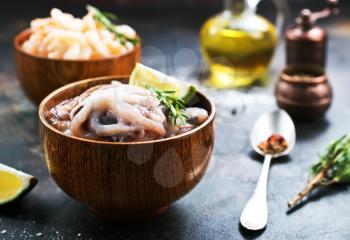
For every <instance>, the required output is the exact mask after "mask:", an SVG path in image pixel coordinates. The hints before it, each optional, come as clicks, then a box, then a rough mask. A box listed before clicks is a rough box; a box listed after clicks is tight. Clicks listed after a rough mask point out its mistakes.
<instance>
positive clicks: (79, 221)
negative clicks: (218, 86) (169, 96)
mask: <svg viewBox="0 0 350 240" xmlns="http://www.w3.org/2000/svg"><path fill="white" fill-rule="evenodd" d="M344 7H345V10H343V12H344V13H349V8H348V6H344ZM295 8H298V7H296V6H295ZM74 9H77V8H74ZM48 10H49V7H44V6H27V5H22V4H21V5H19V6H17V7H8V9H7V8H6V7H4V8H3V7H2V8H1V10H0V11H1V14H0V162H2V163H4V164H7V165H10V166H13V167H15V168H17V169H20V170H23V171H25V172H28V173H31V174H33V175H35V176H37V177H38V178H39V184H38V185H37V187H36V188H35V189H34V190H33V191H32V192H31V193H30V194H29V195H28V196H27V197H25V198H24V199H22V200H21V201H19V202H17V203H15V204H13V205H11V206H7V207H2V208H0V239H32V238H33V239H34V238H37V239H40V238H41V239H193V240H194V239H208V240H213V239H225V240H226V239H244V238H246V239H250V238H251V239H253V238H258V239H350V227H349V221H350V206H349V199H350V192H349V191H348V186H338V187H334V188H332V189H322V190H321V191H319V192H317V193H315V194H313V195H312V197H310V198H309V199H308V201H307V202H306V204H304V205H303V206H302V207H301V208H299V209H298V210H297V211H294V212H292V213H289V214H287V212H286V210H287V204H286V203H287V200H289V199H290V198H291V197H292V196H293V194H295V193H296V192H297V191H299V190H301V188H302V187H304V184H305V183H306V180H307V176H308V168H309V166H310V165H311V164H312V163H313V162H314V161H315V160H316V159H317V152H318V151H321V150H323V149H324V148H325V147H326V146H327V144H328V142H329V141H330V140H332V139H334V138H336V137H338V136H341V135H343V134H344V133H349V131H350V125H349V123H348V119H349V118H350V106H349V92H350V84H349V81H350V79H349V75H350V69H349V66H350V17H349V16H347V17H346V14H344V15H343V16H341V17H338V18H337V19H336V20H334V21H332V25H331V26H332V27H330V25H329V24H330V22H323V24H325V25H326V26H327V28H328V30H329V31H330V35H331V39H330V46H329V65H328V73H329V77H330V81H331V83H332V85H333V88H334V95H335V98H334V102H333V105H332V107H331V109H330V111H329V112H328V114H327V116H326V117H325V119H323V120H319V121H314V122H309V123H297V124H296V127H297V134H298V135H297V144H296V147H295V149H294V151H293V152H292V153H291V154H290V156H289V157H288V158H284V159H280V160H276V161H275V162H274V164H273V165H272V167H271V172H270V179H269V188H268V193H269V194H268V204H269V224H268V226H267V228H266V230H265V231H263V232H258V233H249V232H246V231H244V230H243V229H241V228H240V227H239V216H240V213H241V211H242V209H243V207H244V205H245V204H246V202H247V200H248V199H249V197H250V196H251V194H252V193H253V190H254V188H255V184H256V181H257V178H258V175H259V172H260V170H261V166H262V164H261V160H260V158H257V157H256V156H254V155H253V154H252V153H251V150H250V149H251V148H250V146H249V139H248V136H249V133H250V129H251V126H252V124H253V122H254V121H255V119H256V118H257V117H258V116H259V114H261V113H263V112H265V111H267V110H271V109H274V108H275V107H276V106H275V101H274V97H273V86H274V81H275V80H276V78H277V74H278V72H279V71H280V70H281V68H282V66H283V62H284V54H283V45H280V46H279V49H278V51H277V54H276V57H275V59H274V61H273V64H272V74H271V75H272V77H271V82H270V84H269V86H267V87H254V88H252V89H249V90H246V91H220V92H216V91H213V90H207V89H204V91H206V92H207V93H208V94H209V95H210V96H211V97H212V98H213V99H214V101H215V102H216V104H217V110H218V117H217V136H216V147H215V153H214V157H213V159H212V161H211V164H210V166H209V169H208V171H207V174H206V175H205V177H204V178H203V180H202V181H201V182H200V184H199V185H198V186H197V187H196V188H195V189H194V190H193V191H192V192H191V193H190V194H189V195H187V196H186V197H184V198H183V199H181V200H179V201H178V202H176V203H175V204H173V205H172V206H171V208H170V209H169V211H168V212H166V213H165V214H164V215H163V216H161V217H159V218H157V219H154V220H153V221H151V222H149V223H142V224H141V223H139V224H135V225H131V224H130V225H118V224H115V223H109V222H105V221H102V220H100V219H98V218H96V217H95V216H94V215H93V214H92V213H91V212H90V211H89V209H88V207H87V206H84V205H83V204H81V203H79V202H76V201H75V200H73V199H71V198H70V197H68V196H67V195H66V194H65V193H63V192H62V191H61V190H60V189H59V188H58V187H57V186H56V185H55V183H54V182H53V180H52V179H51V178H50V176H49V174H48V172H47V169H46V166H45V163H44V161H43V156H42V152H41V147H40V142H39V136H38V127H37V126H38V118H37V111H36V109H35V107H34V106H33V105H31V103H29V102H28V101H27V100H26V98H25V96H24V95H23V93H22V91H21V89H20V87H19V84H18V82H17V79H16V74H15V68H14V64H13V56H12V39H13V36H14V34H15V33H17V32H18V31H19V30H21V29H23V28H25V27H27V26H28V23H29V21H30V19H32V18H34V17H38V16H45V15H46V14H47V12H48ZM66 10H68V11H71V10H72V9H66ZM215 11H216V10H211V11H208V10H203V11H202V12H201V11H200V9H197V10H196V11H182V12H181V13H182V14H183V15H182V16H181V17H178V16H177V15H176V14H177V13H166V12H142V11H138V12H134V13H133V12H131V13H129V12H128V13H122V14H120V15H121V18H122V19H123V20H126V21H127V22H128V23H129V24H130V25H132V26H134V27H135V28H136V29H137V30H138V32H139V33H140V34H141V36H142V38H143V44H144V47H145V48H144V55H143V62H144V63H146V64H148V65H151V66H154V67H157V68H159V69H162V70H166V71H167V72H169V73H173V74H174V75H178V76H180V77H185V78H187V79H192V81H195V80H194V79H197V78H198V76H203V75H202V74H200V73H201V69H202V60H201V59H200V54H199V49H198V35H197V33H198V29H199V27H200V25H201V23H202V22H203V21H204V20H205V19H206V18H207V17H208V16H209V15H211V14H213V13H214V12H215ZM73 12H74V11H73ZM79 13H82V11H80V12H79Z"/></svg>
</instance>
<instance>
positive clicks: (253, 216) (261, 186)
mask: <svg viewBox="0 0 350 240" xmlns="http://www.w3.org/2000/svg"><path fill="white" fill-rule="evenodd" d="M272 134H280V135H282V136H283V137H284V138H285V140H286V141H287V143H288V148H287V149H286V150H285V151H283V152H281V153H277V154H274V155H270V154H265V153H264V152H263V151H261V150H260V149H259V148H258V144H259V143H261V142H262V141H265V140H266V139H267V138H268V137H270V136H271V135H272ZM250 142H251V145H252V147H253V149H254V150H255V151H256V152H257V153H259V154H260V155H262V156H265V160H264V164H263V167H262V171H261V174H260V177H259V181H258V184H257V186H256V189H255V191H254V194H253V196H252V197H251V198H250V200H249V201H248V203H247V205H246V206H245V208H244V210H243V212H242V214H241V219H240V222H241V224H242V226H243V227H245V228H247V229H249V230H260V229H263V228H264V227H265V226H266V225H267V218H268V213H267V200H266V188H267V179H268V174H269V168H270V163H271V159H272V158H276V157H281V156H284V155H286V154H288V153H290V151H291V150H292V149H293V147H294V145H295V127H294V124H293V121H292V119H291V118H290V116H289V115H288V113H286V112H285V111H284V110H276V111H273V112H268V113H265V114H263V115H261V116H260V117H259V118H258V120H257V121H256V122H255V125H254V127H253V130H252V133H251V136H250Z"/></svg>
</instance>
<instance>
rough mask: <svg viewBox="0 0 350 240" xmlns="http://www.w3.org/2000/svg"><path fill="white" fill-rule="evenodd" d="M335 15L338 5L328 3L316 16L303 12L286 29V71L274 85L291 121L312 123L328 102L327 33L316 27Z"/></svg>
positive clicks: (322, 113)
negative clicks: (304, 120) (319, 21)
mask: <svg viewBox="0 0 350 240" xmlns="http://www.w3.org/2000/svg"><path fill="white" fill-rule="evenodd" d="M338 12H339V10H338V1H337V0H328V1H327V7H326V8H325V9H324V10H322V11H319V12H311V11H310V10H309V9H303V10H302V11H301V13H300V15H299V17H298V18H297V19H296V21H295V22H296V23H295V24H294V25H293V26H290V27H289V28H288V29H287V32H286V34H285V38H286V52H287V57H286V67H285V68H284V69H283V70H282V72H281V74H280V77H279V80H278V82H277V84H276V89H275V95H276V101H277V104H278V106H279V107H280V108H283V109H285V110H286V111H287V112H288V113H289V114H290V115H291V116H292V117H293V118H299V119H314V118H319V117H321V116H323V115H324V113H325V112H326V111H327V110H328V109H329V107H330V105H331V102H332V88H331V86H330V84H329V82H328V78H327V74H326V70H325V69H326V51H327V42H328V38H327V32H326V31H325V30H324V29H323V28H321V27H319V26H316V25H315V23H316V21H317V20H318V19H320V18H325V17H328V16H330V15H335V14H337V13H338Z"/></svg>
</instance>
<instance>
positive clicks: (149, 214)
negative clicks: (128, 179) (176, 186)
mask: <svg viewBox="0 0 350 240" xmlns="http://www.w3.org/2000/svg"><path fill="white" fill-rule="evenodd" d="M168 209H169V205H167V206H164V207H160V208H158V209H153V210H148V211H141V212H132V213H130V212H129V213H127V212H120V211H113V210H109V209H98V208H91V211H92V212H93V213H94V214H95V215H96V216H97V217H99V218H101V219H105V220H109V221H115V222H121V223H125V222H145V221H148V220H151V219H153V218H155V217H158V216H160V215H162V214H163V213H165V212H166V211H167V210H168Z"/></svg>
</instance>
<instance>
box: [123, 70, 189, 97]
mask: <svg viewBox="0 0 350 240" xmlns="http://www.w3.org/2000/svg"><path fill="white" fill-rule="evenodd" d="M129 84H131V85H134V86H139V87H146V86H151V87H154V88H158V89H159V90H162V91H175V92H176V95H177V96H178V97H180V98H182V99H183V100H184V101H185V102H189V101H190V100H191V99H192V98H193V96H194V95H195V93H196V87H195V86H193V85H191V84H188V83H186V82H184V81H181V80H179V79H176V78H174V77H171V76H168V75H166V74H164V73H162V72H159V71H157V70H155V69H152V68H150V67H146V66H145V65H142V64H141V63H137V64H136V66H135V68H134V70H133V72H132V73H131V76H130V80H129Z"/></svg>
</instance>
